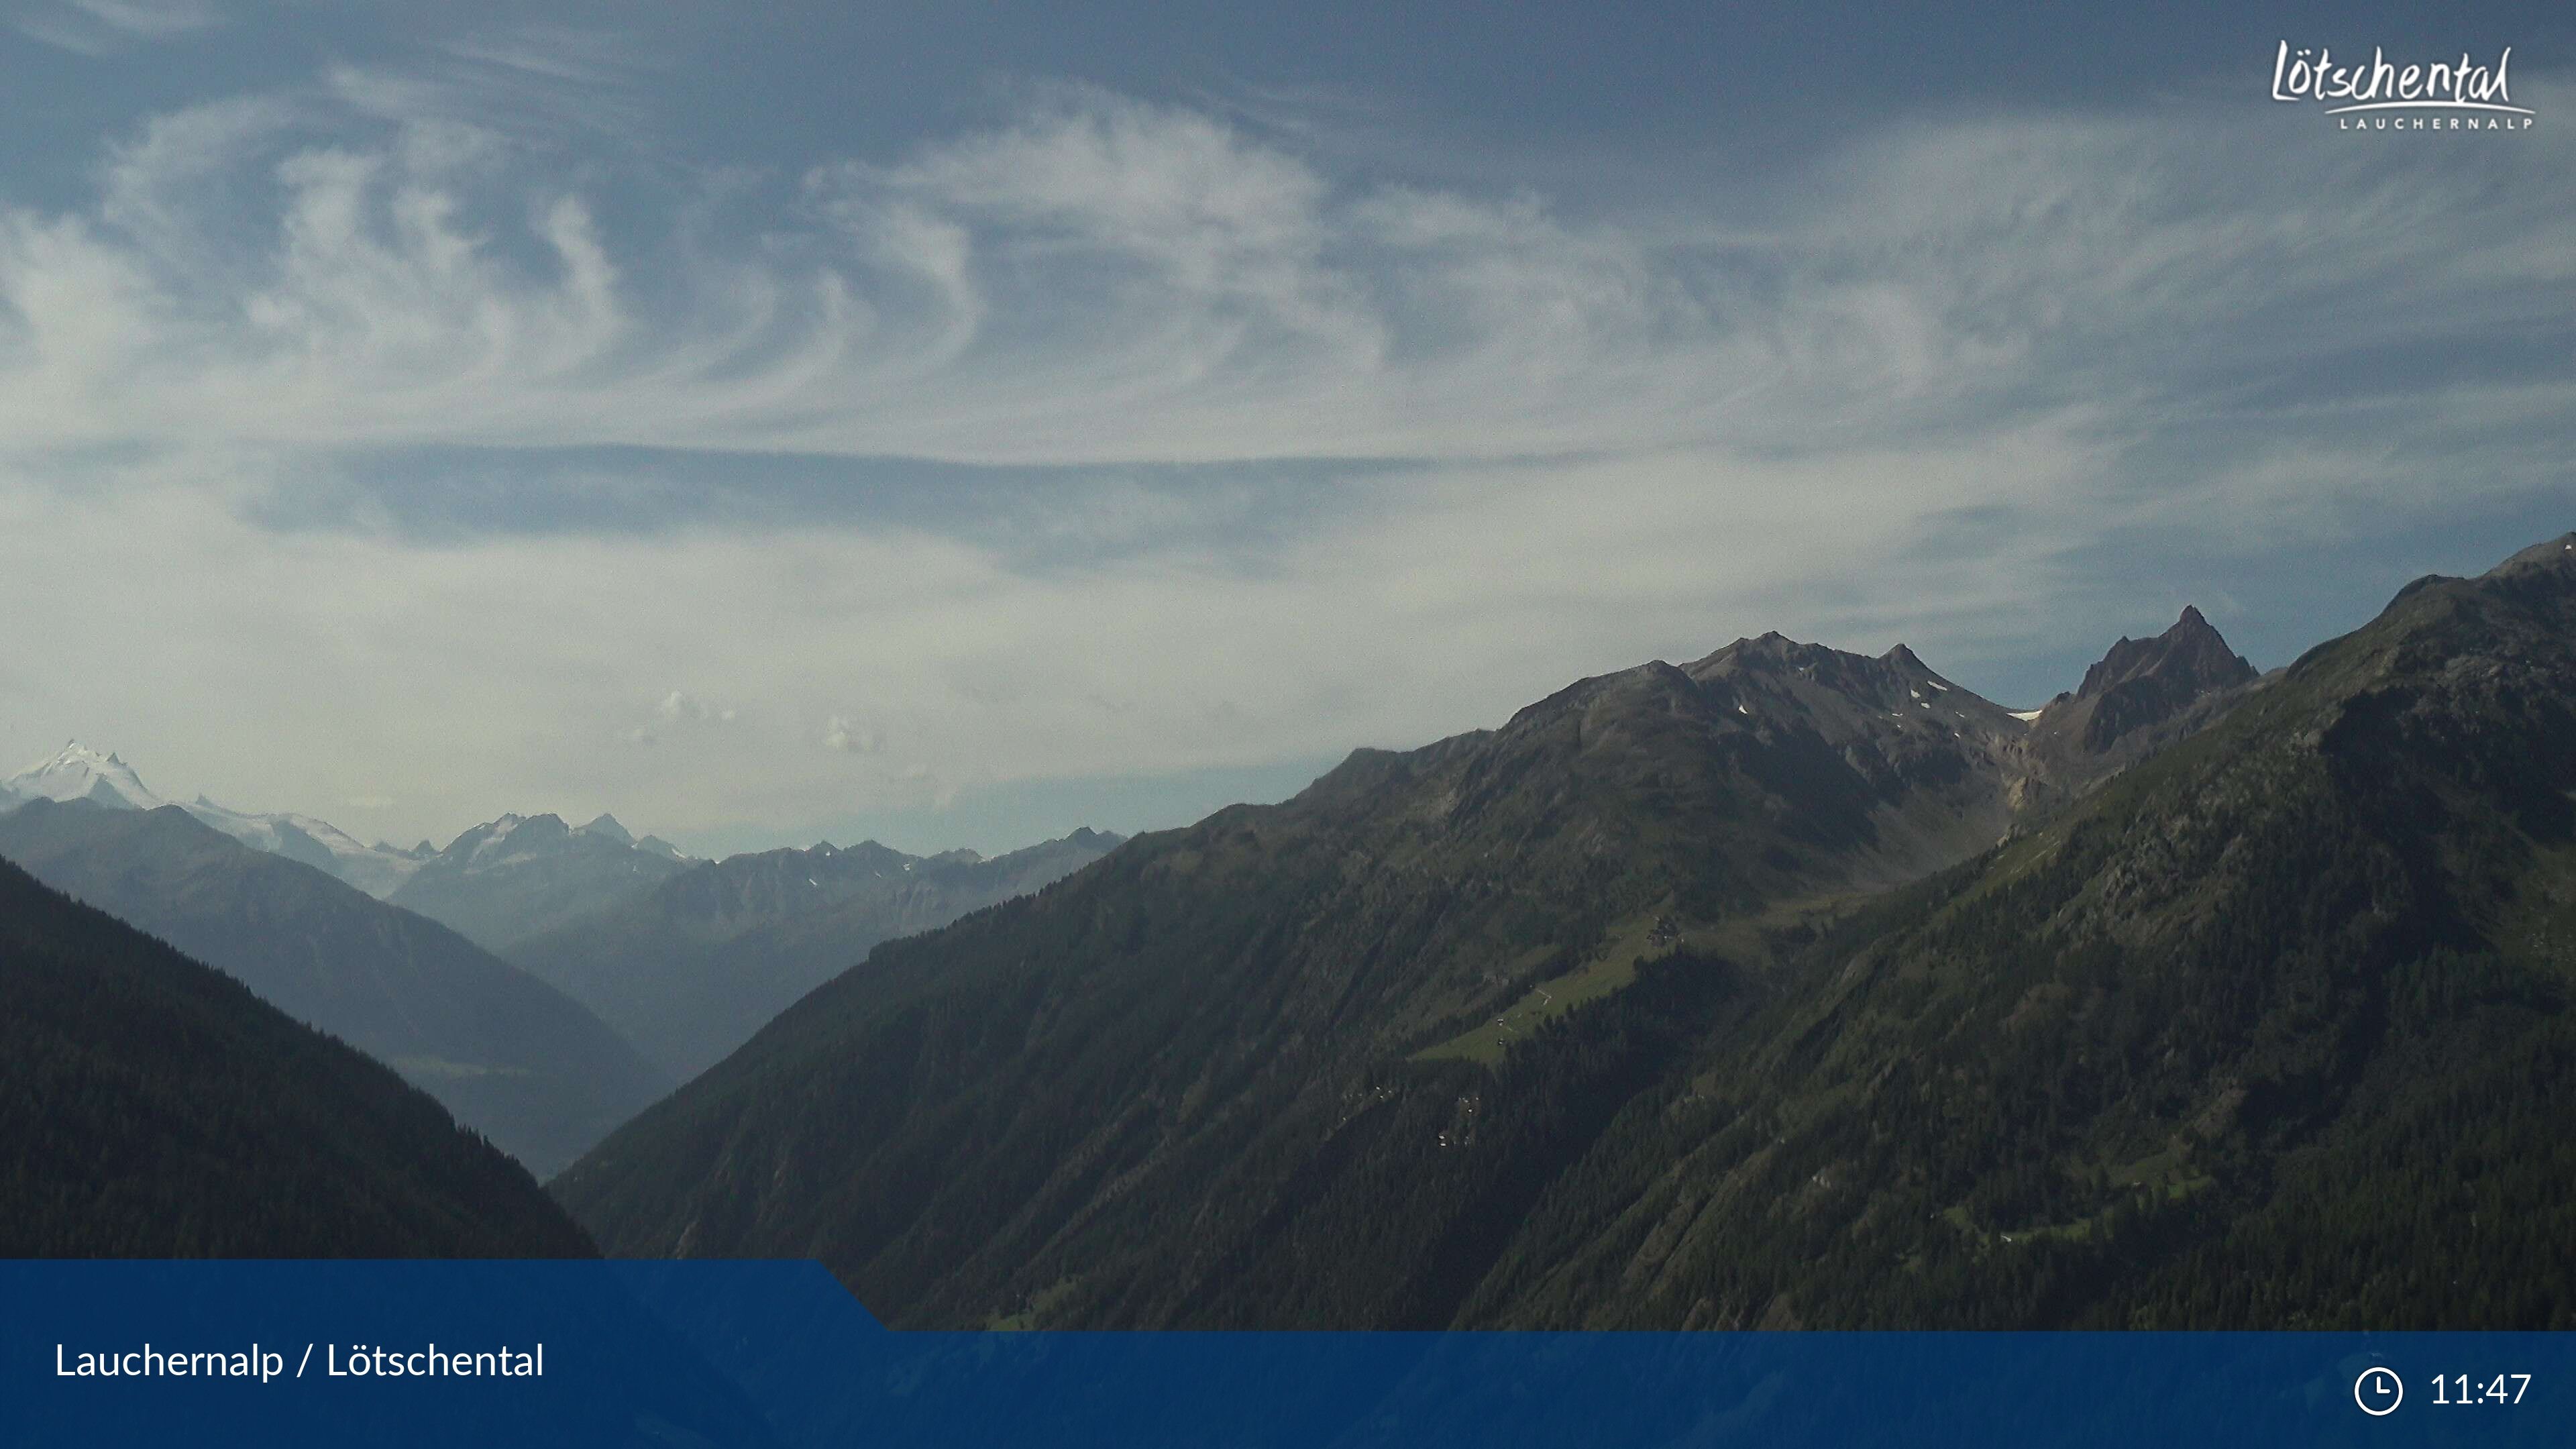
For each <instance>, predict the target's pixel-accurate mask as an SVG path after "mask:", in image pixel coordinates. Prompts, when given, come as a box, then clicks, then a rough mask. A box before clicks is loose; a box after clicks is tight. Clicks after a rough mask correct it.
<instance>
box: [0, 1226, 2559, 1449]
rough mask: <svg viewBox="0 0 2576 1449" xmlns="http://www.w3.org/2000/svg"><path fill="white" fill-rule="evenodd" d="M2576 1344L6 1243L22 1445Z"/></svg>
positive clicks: (2306, 1407)
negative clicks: (1258, 1307) (1043, 1303)
mask: <svg viewBox="0 0 2576 1449" xmlns="http://www.w3.org/2000/svg"><path fill="white" fill-rule="evenodd" d="M2571 1386H2576V1335H2553V1334H1944V1333H1886V1334H1828V1333H1808V1334H1756V1333H1716V1334H1667V1333H1610V1334H1585V1333H1491V1334H1487V1333H1420V1334H1379V1333H1244V1334H1208V1333H1167V1334H1141V1333H1140V1334H1118V1333H1032V1334H1008V1333H894V1332H889V1331H887V1330H886V1329H884V1328H883V1327H881V1326H880V1325H878V1324H877V1323H876V1322H875V1321H874V1320H873V1319H871V1318H870V1317H869V1316H868V1315H867V1313H866V1311H865V1310H864V1309H862V1308H861V1307H860V1306H859V1305H858V1304H857V1303H856V1302H855V1301H853V1300H852V1299H851V1298H850V1297H849V1295H848V1294H847V1293H845V1292H844V1291H843V1290H842V1289H841V1287H840V1286H839V1285H838V1284H837V1283H835V1282H834V1281H833V1280H832V1279H831V1278H830V1277H829V1276H828V1275H827V1274H825V1273H824V1272H823V1271H822V1270H821V1269H820V1268H819V1267H817V1266H815V1265H813V1264H810V1263H720V1262H691V1263H430V1262H404V1263H303V1262H280V1263H246V1262H184V1263H108V1262H98V1263H63V1262H48V1263H38V1262H11V1263H0V1443H5V1444H8V1445H12V1446H15V1445H46V1444H64V1445H95V1444H116V1445H122V1444H138V1445H140V1444H163V1443H167V1444H185V1445H196V1444H212V1443H255V1444H274V1445H306V1444H313V1445H344V1444H347V1445H356V1444H366V1445H442V1446H446V1445H459V1444H463V1445H471V1446H490V1445H518V1444H531V1445H591V1444H598V1445H654V1446H669V1445H724V1446H735V1445H741V1446H770V1445H776V1446H782V1449H803V1446H814V1449H821V1446H838V1445H938V1446H965V1449H972V1446H981V1445H993V1446H1003V1445H1008V1446H1012V1449H1030V1446H1044V1445H1103V1446H1107V1445H1117V1446H1153V1445H1241V1446H1248V1449H1274V1446H1275V1449H1307V1446H1363V1445H1386V1446H1403V1449H1429V1446H1442V1445H1456V1446H1460V1449H1498V1446H1516V1445H1548V1446H1559V1445H1586V1446H1592V1445H1599V1446H1625V1445H1638V1446H1646V1445H1657V1446H1662V1445H1682V1444H1691V1445H1700V1444H1706V1445H1735V1444H1741V1445H1747V1446H1764V1449H1773V1446H1797V1445H1819V1446H1824V1445H1833V1446H1842V1445H1890V1446H1895V1445H1902V1446H1906V1449H1944V1446H1952V1445H1957V1446H1975V1449H1990V1446H1998V1445H2015V1446H2017V1445H2059V1444H2063V1445H2081V1446H2087V1449H2122V1446H2130V1445H2135V1446H2141V1449H2146V1446H2152V1449H2227V1446H2237V1445H2243V1446H2249V1449H2250V1446H2265V1449H2271V1446H2280V1445H2309V1444H2317V1445H2355V1446H2373V1449H2378V1446H2400V1445H2405V1446H2412V1445H2453V1444H2456V1445H2486V1444H2531V1445H2544V1444H2545V1445H2564V1444H2568V1443H2576V1392H2571Z"/></svg>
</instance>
